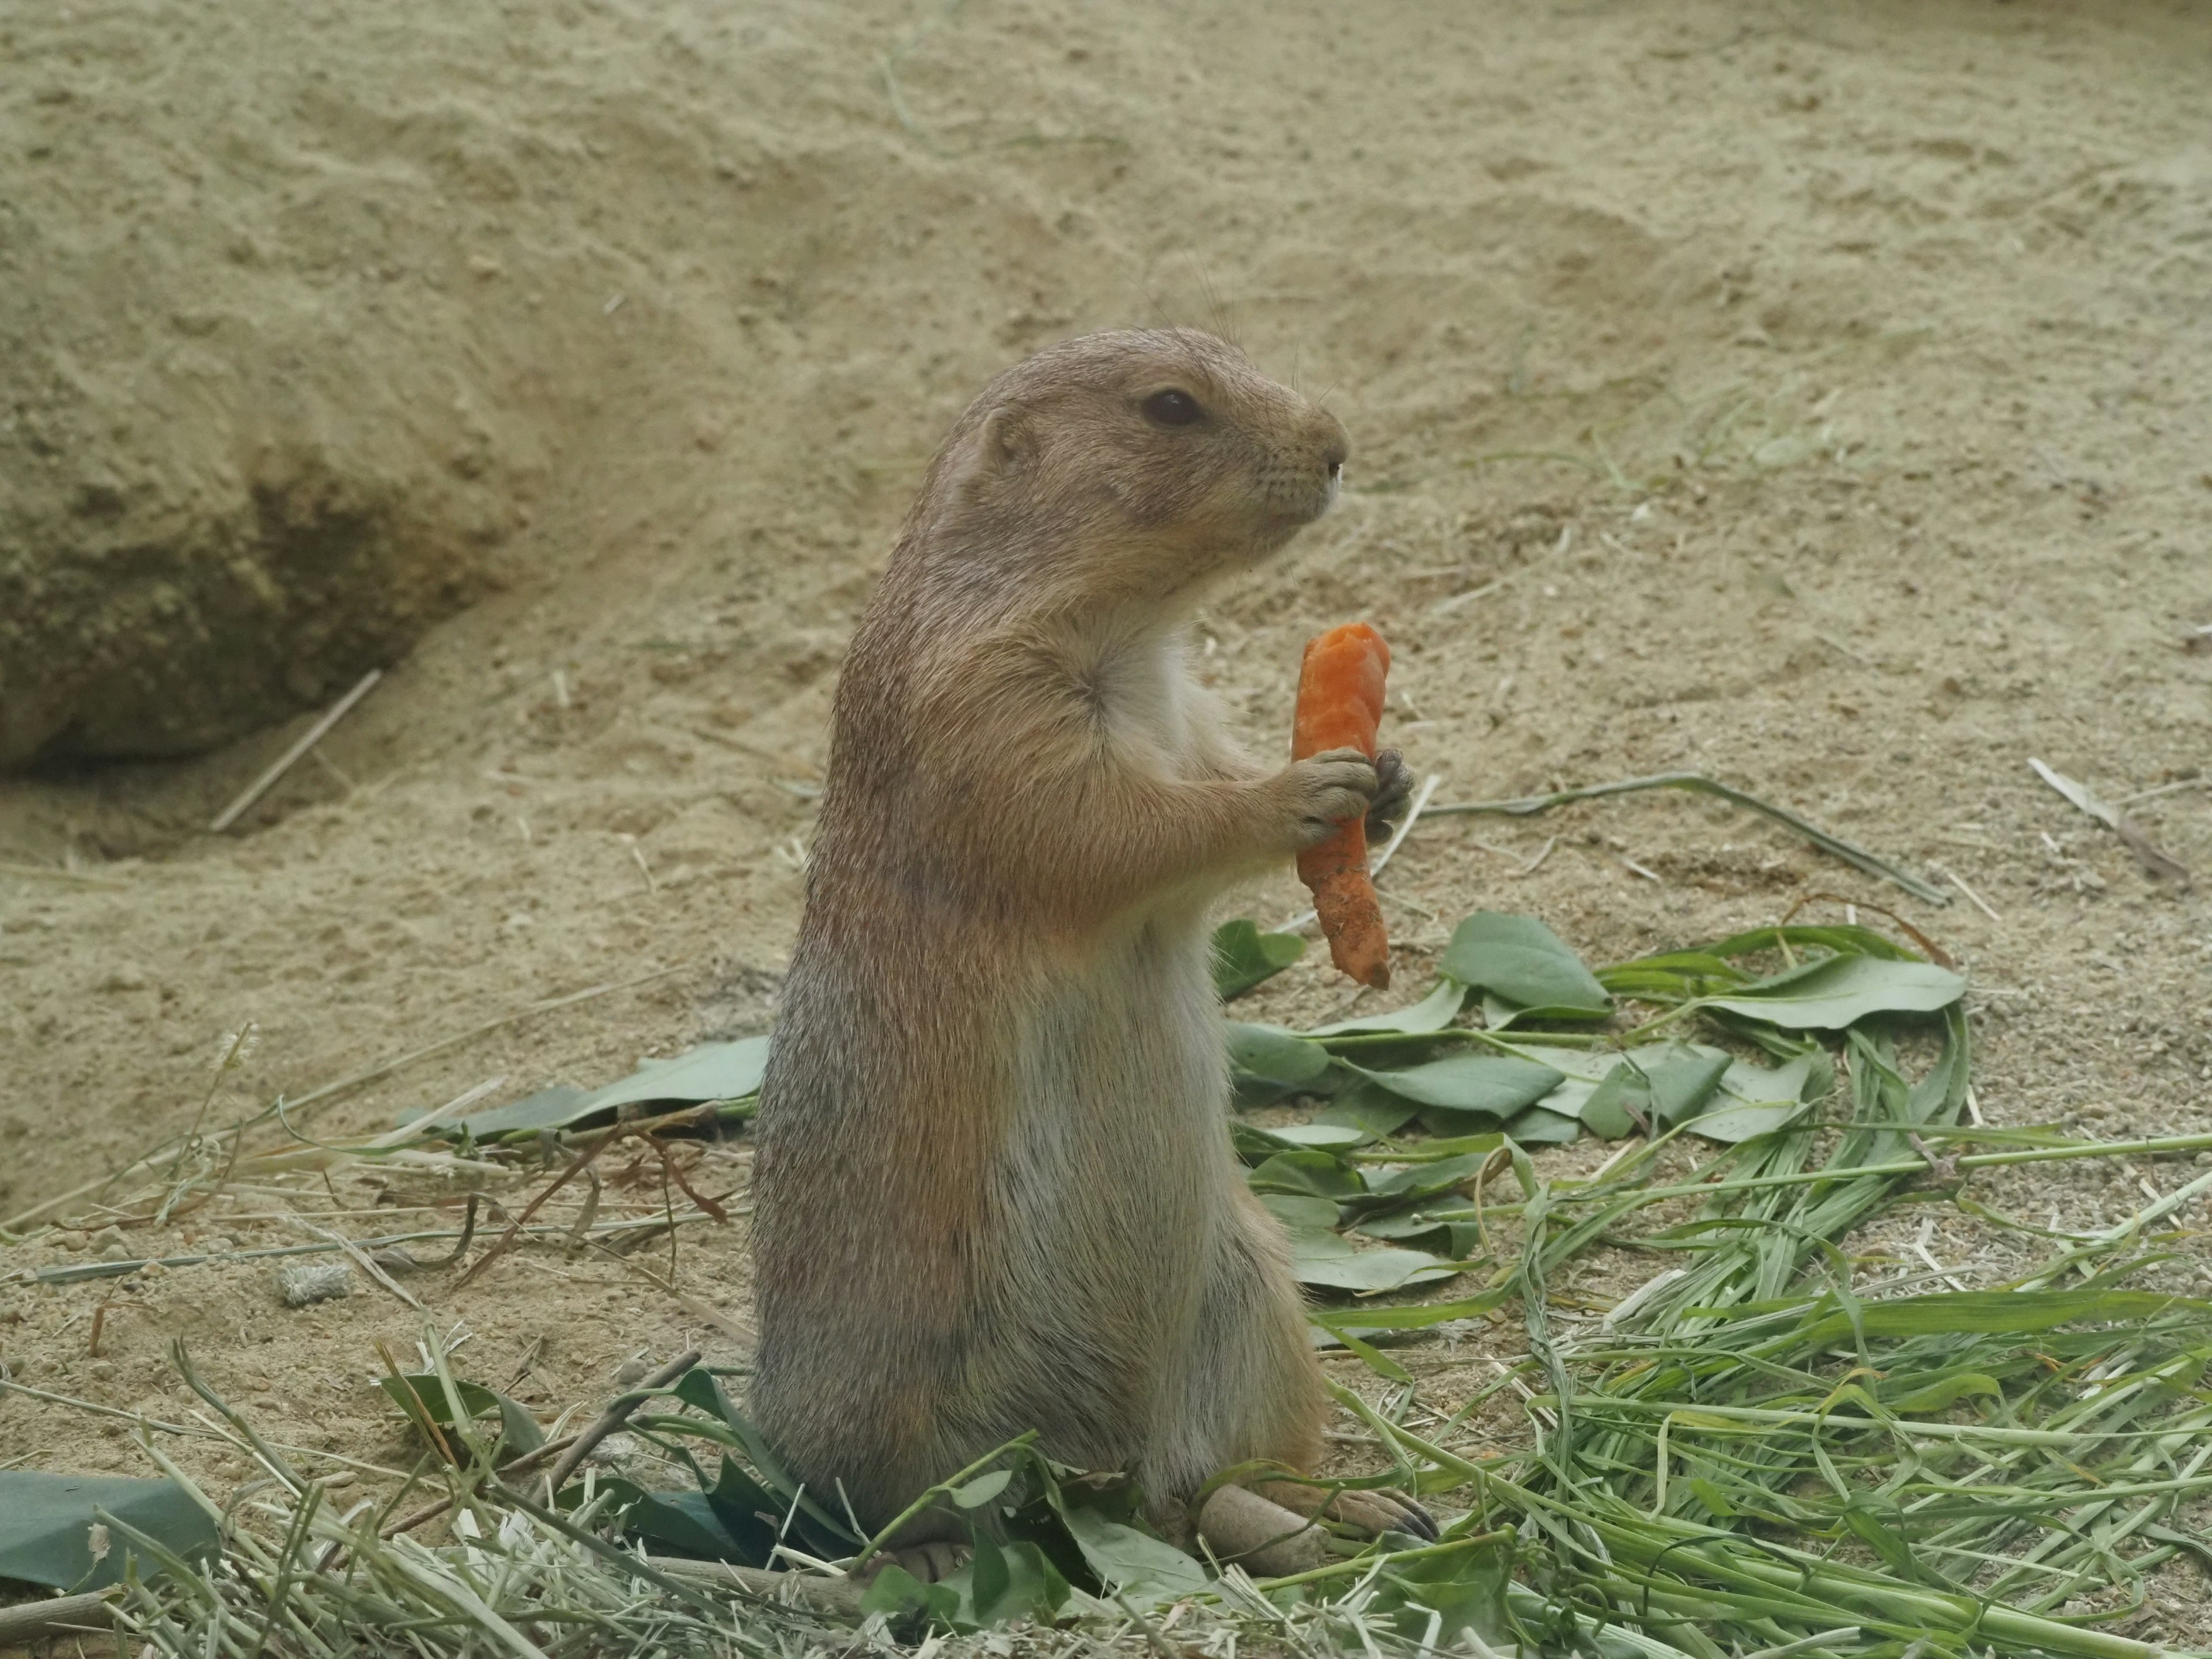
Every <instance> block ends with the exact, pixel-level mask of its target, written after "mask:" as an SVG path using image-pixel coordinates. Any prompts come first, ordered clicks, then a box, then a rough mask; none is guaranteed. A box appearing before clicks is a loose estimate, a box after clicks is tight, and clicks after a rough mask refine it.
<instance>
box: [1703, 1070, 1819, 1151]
mask: <svg viewBox="0 0 2212 1659" xmlns="http://www.w3.org/2000/svg"><path fill="white" fill-rule="evenodd" d="M1816 1079H1817V1074H1816V1073H1815V1070H1814V1063H1813V1057H1812V1056H1811V1055H1810V1054H1801V1055H1799V1056H1798V1057H1797V1058H1796V1060H1791V1061H1790V1063H1789V1064H1788V1065H1786V1066H1776V1067H1774V1068H1772V1069H1771V1070H1770V1069H1768V1068H1767V1067H1765V1066H1754V1065H1753V1064H1752V1063H1751V1062H1750V1061H1749V1060H1735V1061H1732V1062H1731V1063H1730V1064H1729V1067H1728V1070H1727V1071H1726V1072H1725V1073H1723V1074H1722V1077H1721V1087H1720V1101H1721V1103H1720V1104H1718V1105H1716V1106H1715V1107H1714V1108H1713V1109H1711V1110H1710V1111H1708V1112H1706V1113H1705V1114H1704V1115H1702V1116H1699V1117H1694V1118H1692V1119H1691V1120H1690V1124H1689V1128H1690V1133H1692V1134H1693V1135H1702V1136H1704V1137H1705V1139H1707V1140H1718V1141H1722V1142H1724V1143H1726V1144H1727V1145H1729V1146H1735V1145H1736V1144H1737V1143H1738V1142H1740V1141H1745V1140H1749V1139H1751V1138H1752V1137H1753V1135H1764V1134H1771V1133H1773V1132H1774V1131H1775V1130H1777V1129H1780V1128H1783V1127H1786V1126H1787V1125H1789V1124H1790V1123H1793V1122H1795V1121H1796V1120H1797V1119H1798V1118H1799V1117H1801V1116H1802V1115H1804V1111H1805V1109H1806V1107H1807V1106H1808V1104H1810V1102H1809V1101H1808V1100H1807V1099H1806V1098H1805V1097H1806V1095H1807V1094H1808V1092H1818V1091H1815V1090H1813V1089H1812V1087H1811V1085H1813V1084H1814V1082H1815V1081H1816Z"/></svg>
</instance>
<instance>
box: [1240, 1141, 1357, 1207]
mask: <svg viewBox="0 0 2212 1659" xmlns="http://www.w3.org/2000/svg"><path fill="white" fill-rule="evenodd" d="M1245 1179H1246V1181H1248V1182H1249V1183H1250V1184H1251V1188H1252V1190H1253V1191H1254V1192H1255V1193H1263V1194H1264V1193H1289V1194H1294V1195H1304V1196H1305V1197H1308V1198H1326V1199H1329V1200H1343V1199H1347V1198H1357V1197H1358V1196H1359V1195H1360V1194H1363V1193H1364V1192H1365V1191H1366V1190H1367V1183H1366V1182H1364V1181H1362V1180H1361V1179H1360V1178H1359V1176H1358V1175H1357V1174H1356V1173H1355V1172H1353V1171H1352V1170H1347V1169H1346V1168H1345V1167H1344V1165H1343V1164H1341V1163H1340V1162H1338V1161H1337V1160H1336V1159H1335V1158H1331V1157H1330V1156H1329V1155H1328V1153H1327V1152H1277V1153H1276V1154H1275V1155H1274V1157H1273V1158H1269V1159H1268V1160H1267V1162H1266V1163H1265V1164H1261V1166H1260V1167H1259V1168H1258V1169H1256V1170H1253V1171H1252V1173H1251V1174H1250V1175H1249V1176H1246V1177H1245Z"/></svg>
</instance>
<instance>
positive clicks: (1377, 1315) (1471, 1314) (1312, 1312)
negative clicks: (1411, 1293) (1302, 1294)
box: [1306, 1285, 1520, 1336]
mask: <svg viewBox="0 0 2212 1659" xmlns="http://www.w3.org/2000/svg"><path fill="white" fill-rule="evenodd" d="M1519 1294H1520V1291H1518V1290H1517V1289H1516V1288H1515V1287H1514V1286H1513V1285H1499V1286H1498V1287H1497V1288H1496V1289H1494V1290H1488V1291H1482V1292H1481V1293H1480V1295H1476V1296H1470V1297H1462V1299H1460V1300H1459V1301H1457V1302H1422V1303H1417V1304H1414V1305H1413V1306H1411V1307H1403V1308H1384V1307H1377V1306H1374V1305H1372V1304H1370V1305H1368V1306H1365V1307H1360V1308H1315V1309H1309V1310H1307V1313H1306V1322H1307V1323H1309V1324H1311V1325H1318V1326H1319V1327H1320V1328H1322V1329H1323V1330H1325V1331H1327V1332H1328V1334H1330V1335H1331V1336H1341V1335H1343V1334H1345V1333H1346V1332H1347V1331H1348V1332H1350V1333H1351V1334H1352V1335H1354V1336H1361V1335H1367V1334H1372V1333H1374V1332H1376V1331H1419V1330H1425V1329H1427V1328H1429V1327H1430V1326H1431V1325H1442V1324H1445V1323H1448V1322H1450V1321H1452V1320H1455V1319H1474V1318H1478V1317H1480V1316H1482V1315H1484V1314H1486V1313H1488V1312H1489V1311H1490V1310H1492V1309H1493V1308H1495V1307H1498V1305H1500V1304H1503V1303H1506V1302H1510V1301H1511V1300H1512V1299H1513V1298H1514V1297H1516V1296H1518V1295H1519Z"/></svg>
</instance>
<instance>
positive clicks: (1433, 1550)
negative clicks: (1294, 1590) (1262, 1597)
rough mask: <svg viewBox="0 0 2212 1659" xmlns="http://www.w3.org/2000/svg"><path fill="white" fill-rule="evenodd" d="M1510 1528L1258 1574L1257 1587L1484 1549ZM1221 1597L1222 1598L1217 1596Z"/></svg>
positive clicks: (1285, 1586) (1310, 1581) (1316, 1579)
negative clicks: (1278, 1574) (1282, 1573)
mask: <svg viewBox="0 0 2212 1659" xmlns="http://www.w3.org/2000/svg"><path fill="white" fill-rule="evenodd" d="M1512 1536H1513V1533H1512V1531H1511V1529H1510V1528H1498V1530H1496V1531H1494V1532H1479V1533H1475V1534H1472V1535H1470V1536H1468V1537H1466V1538H1455V1539H1452V1540H1450V1541H1449V1542H1447V1543H1442V1544H1424V1545H1422V1546H1421V1547H1419V1549H1410V1550H1391V1551H1389V1552H1387V1553H1384V1554H1383V1555H1381V1556H1379V1557H1378V1556H1376V1555H1370V1554H1361V1555H1354V1556H1349V1557H1347V1558H1346V1559H1344V1560H1341V1561H1332V1562H1330V1563H1329V1564H1328V1565H1327V1566H1325V1567H1315V1568H1312V1569H1310V1571H1305V1572H1294V1573H1291V1574H1289V1575H1287V1576H1286V1577H1281V1578H1255V1579H1254V1580H1253V1581H1252V1583H1253V1587H1254V1588H1255V1589H1260V1590H1263V1591H1264V1590H1279V1589H1289V1588H1290V1587H1291V1585H1293V1584H1315V1583H1320V1582H1322V1580H1323V1579H1327V1578H1349V1577H1353V1576H1354V1575H1356V1574H1358V1573H1363V1572H1365V1571H1367V1570H1368V1569H1369V1568H1370V1567H1371V1566H1373V1565H1375V1564H1376V1561H1377V1560H1378V1559H1379V1560H1381V1561H1383V1562H1384V1563H1386V1564H1388V1565H1391V1566H1396V1565H1399V1564H1400V1563H1401V1562H1406V1561H1431V1560H1434V1559H1436V1558H1437V1557H1438V1556H1440V1555H1455V1554H1457V1553H1459V1552H1461V1551H1462V1550H1472V1549H1480V1548H1481V1547H1483V1546H1484V1545H1485V1544H1495V1543H1498V1542H1500V1541H1503V1540H1505V1539H1508V1538H1510V1537H1512ZM1213 1599H1214V1600H1216V1601H1218V1600H1219V1599H1220V1598H1219V1597H1218V1596H1216V1597H1214V1598H1213Z"/></svg>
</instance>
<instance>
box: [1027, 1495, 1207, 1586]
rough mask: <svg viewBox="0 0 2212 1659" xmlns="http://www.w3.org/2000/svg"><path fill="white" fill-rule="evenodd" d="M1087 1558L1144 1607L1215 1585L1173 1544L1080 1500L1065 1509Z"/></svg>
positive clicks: (1069, 1527) (1063, 1515)
mask: <svg viewBox="0 0 2212 1659" xmlns="http://www.w3.org/2000/svg"><path fill="white" fill-rule="evenodd" d="M1060 1516H1061V1518H1062V1519H1063V1520H1064V1521H1066V1523H1067V1530H1068V1532H1069V1534H1071V1535H1073V1538H1074V1540H1075V1546H1076V1547H1077V1548H1078V1549H1079V1550H1081V1551H1082V1552H1083V1559H1084V1561H1085V1564H1087V1565H1089V1567H1090V1568H1091V1571H1093V1572H1095V1573H1097V1575H1098V1577H1099V1578H1100V1579H1101V1580H1102V1581H1103V1583H1105V1585H1106V1587H1107V1589H1109V1590H1115V1591H1118V1592H1119V1593H1120V1594H1121V1595H1126V1596H1127V1597H1128V1598H1129V1600H1130V1601H1132V1602H1133V1603H1134V1604H1135V1605H1136V1606H1137V1607H1139V1608H1140V1609H1141V1608H1145V1607H1158V1606H1159V1605H1161V1604H1162V1603H1163V1602H1167V1601H1175V1600H1176V1599H1178V1598H1179V1597H1182V1596H1185V1595H1200V1594H1201V1593H1203V1592H1204V1591H1206V1589H1209V1588H1210V1587H1211V1584H1212V1581H1211V1580H1210V1579H1208V1578H1207V1577H1206V1569H1205V1568H1204V1567H1202V1566H1200V1565H1199V1564H1198V1563H1197V1562H1196V1561H1194V1560H1193V1559H1191V1558H1190V1557H1189V1556H1188V1555H1185V1554H1184V1553H1182V1551H1181V1550H1179V1549H1177V1548H1176V1547H1175V1546H1174V1545H1172V1544H1170V1543H1168V1542H1166V1541H1164V1540H1162V1539H1158V1538H1155V1537H1153V1536H1152V1534H1150V1533H1148V1532H1139V1530H1138V1529H1137V1528H1134V1527H1132V1526H1127V1525H1125V1524H1124V1523H1122V1522H1119V1521H1113V1520H1109V1519H1108V1518H1107V1517H1106V1516H1103V1515H1101V1514H1099V1513H1098V1512H1097V1510H1093V1509H1090V1508H1086V1507H1085V1506H1084V1505H1083V1504H1074V1503H1071V1504H1066V1505H1065V1506H1064V1507H1063V1508H1062V1510H1060Z"/></svg>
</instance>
